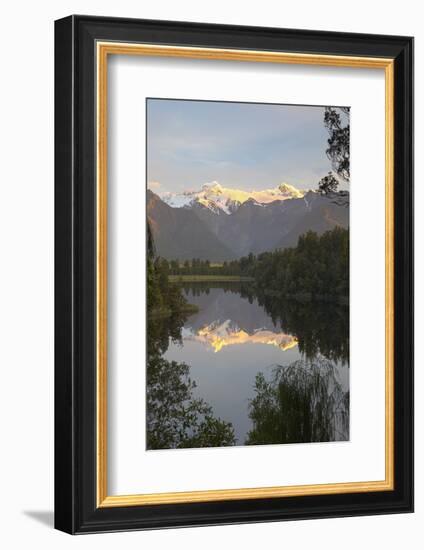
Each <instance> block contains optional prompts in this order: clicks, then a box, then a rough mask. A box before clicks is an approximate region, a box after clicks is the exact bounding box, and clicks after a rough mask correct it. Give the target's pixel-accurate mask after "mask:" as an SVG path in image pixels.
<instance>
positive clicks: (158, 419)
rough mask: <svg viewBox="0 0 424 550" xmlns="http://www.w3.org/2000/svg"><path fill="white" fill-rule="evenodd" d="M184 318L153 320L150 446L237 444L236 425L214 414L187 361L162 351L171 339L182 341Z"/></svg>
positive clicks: (149, 364) (149, 370)
mask: <svg viewBox="0 0 424 550" xmlns="http://www.w3.org/2000/svg"><path fill="white" fill-rule="evenodd" d="M183 323H184V317H182V316H173V317H171V318H165V319H160V318H158V319H154V320H149V327H148V357H147V411H146V413H147V448H148V449H170V448H183V447H222V446H227V445H234V444H235V437H234V430H233V426H232V424H231V423H229V422H225V421H223V420H221V419H219V418H215V417H214V416H213V410H212V407H211V406H210V405H208V404H207V403H206V402H205V401H204V400H203V399H196V398H194V397H193V390H194V389H195V387H196V383H195V382H194V381H193V380H192V379H191V378H190V367H189V365H187V364H185V363H177V362H176V361H167V360H166V359H164V358H163V357H162V354H163V353H165V351H166V350H167V348H168V343H169V339H170V338H171V339H172V340H174V341H178V340H181V327H182V325H183Z"/></svg>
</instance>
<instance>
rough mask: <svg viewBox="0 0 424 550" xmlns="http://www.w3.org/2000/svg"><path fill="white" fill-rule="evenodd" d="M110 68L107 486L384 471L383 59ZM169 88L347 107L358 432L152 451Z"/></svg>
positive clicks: (292, 481)
mask: <svg viewBox="0 0 424 550" xmlns="http://www.w3.org/2000/svg"><path fill="white" fill-rule="evenodd" d="M108 78H109V108H108V116H109V118H108V120H109V126H108V133H109V156H108V161H109V165H108V172H109V179H108V193H109V194H108V197H109V206H108V216H109V218H108V232H109V235H108V247H109V256H108V257H109V271H108V285H109V286H108V297H109V301H108V304H109V330H108V407H109V411H108V413H109V416H108V418H109V428H108V450H109V455H108V456H109V459H108V468H109V475H108V494H110V495H116V494H118V495H119V494H121V495H122V494H123V495H126V494H134V493H158V492H177V491H198V490H206V489H231V488H242V487H244V488H250V487H270V486H282V485H308V484H314V483H337V482H339V483H343V482H349V481H376V480H382V479H384V473H385V472H384V467H385V454H384V436H385V425H384V420H385V409H384V388H385V384H384V367H385V362H384V357H385V341H384V336H385V330H384V328H385V327H384V320H385V304H384V298H385V285H384V277H385V270H384V268H385V257H384V250H385V219H384V214H385V201H384V192H385V147H384V145H385V86H384V70H382V69H380V70H370V69H365V70H361V71H359V70H358V69H350V68H335V67H331V68H327V69H324V68H322V67H302V66H292V65H279V64H278V65H277V64H274V63H272V64H261V65H259V66H258V63H240V62H235V63H230V62H228V61H212V62H211V61H209V62H207V63H205V62H204V61H203V60H187V59H184V60H181V59H173V60H169V59H163V58H159V59H146V58H143V57H132V56H131V57H130V56H126V57H119V58H116V57H115V58H112V60H111V61H110V62H109V67H108ZM222 82H225V86H223V85H222ZM164 93H166V94H167V95H168V97H174V98H197V99H209V100H210V99H215V100H216V99H221V100H227V101H234V100H238V101H258V100H261V101H264V102H267V103H276V102H281V103H287V104H290V103H295V102H298V103H301V104H306V105H310V104H317V105H322V104H325V103H328V104H329V105H349V106H350V108H351V129H352V131H351V152H352V155H351V156H352V159H351V161H352V162H351V173H352V185H351V201H350V202H351V207H352V208H351V216H350V243H351V263H350V265H351V273H350V279H351V282H350V289H351V296H350V303H351V307H350V316H351V323H350V352H351V361H350V365H351V368H350V369H349V373H350V379H351V380H350V406H351V414H350V441H349V442H337V443H322V444H313V445H311V444H309V445H307V444H306V445H284V446H281V445H262V446H256V447H254V448H252V447H235V448H234V447H226V448H221V449H201V450H199V449H184V450H178V451H169V450H168V451H156V452H153V451H146V450H145V393H144V388H145V387H146V382H145V369H144V365H145V353H146V352H145V344H146V343H145V339H144V338H142V337H141V335H144V334H145V331H146V327H145V310H146V302H145V238H144V232H145V228H144V224H145V199H146V195H145V187H144V183H145V181H144V180H145V173H146V166H145V154H144V153H145V148H146V144H145V110H146V106H145V98H146V97H160V96H162V97H163V95H164ZM282 177H284V175H282ZM369 182H372V185H369ZM311 185H312V186H313V185H314V183H313V182H311ZM364 192H365V193H366V200H361V198H362V196H363V193H364ZM364 256H367V257H369V265H370V269H364V268H363V262H364ZM135 434H136V435H135ZM258 464H266V465H267V467H266V468H258V467H257V465H258ZM175 472H178V475H175ZM147 473H148V474H147Z"/></svg>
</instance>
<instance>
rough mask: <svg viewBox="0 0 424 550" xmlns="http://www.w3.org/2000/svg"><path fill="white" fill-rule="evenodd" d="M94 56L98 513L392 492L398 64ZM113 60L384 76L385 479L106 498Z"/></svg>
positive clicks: (161, 50)
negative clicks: (214, 62) (212, 62)
mask: <svg viewBox="0 0 424 550" xmlns="http://www.w3.org/2000/svg"><path fill="white" fill-rule="evenodd" d="M96 54H97V91H96V98H97V121H96V123H97V181H96V184H97V227H96V229H97V258H96V263H97V307H96V311H97V341H96V360H97V372H96V375H97V423H96V424H97V425H96V428H97V452H96V457H97V506H98V507H102V508H104V507H119V506H142V505H148V504H173V503H188V502H211V501H223V500H240V499H255V498H277V497H290V496H306V495H324V494H341V493H366V492H373V491H390V490H393V489H394V401H393V399H394V122H393V121H394V60H393V59H390V58H372V57H350V56H337V55H318V54H317V55H315V54H302V53H285V52H267V51H255V50H236V49H219V48H197V47H196V48H194V47H185V46H162V45H152V44H136V43H134V44H133V43H123V42H101V41H98V42H97V44H96ZM109 55H141V56H151V57H180V58H191V59H205V60H207V59H219V60H227V61H245V62H261V63H283V64H298V65H317V66H332V67H353V68H361V69H383V70H384V72H385V125H386V132H385V134H386V143H385V149H386V159H385V178H386V182H385V186H386V194H385V214H386V222H385V223H386V228H385V233H386V238H385V247H386V248H385V272H386V276H385V277H386V281H385V284H386V294H385V301H386V312H385V323H386V327H385V329H386V344H385V353H386V359H385V479H384V480H379V481H358V482H349V483H328V484H315V485H292V486H280V487H254V488H245V489H218V490H204V491H184V492H178V493H175V492H174V493H149V494H133V495H117V496H109V495H108V493H107V61H108V56H109Z"/></svg>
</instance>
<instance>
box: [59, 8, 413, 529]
mask: <svg viewBox="0 0 424 550" xmlns="http://www.w3.org/2000/svg"><path fill="white" fill-rule="evenodd" d="M98 40H107V41H122V42H147V43H152V44H168V45H179V46H184V45H186V46H202V47H218V48H229V49H232V48H236V49H242V50H244V49H254V50H264V51H265V50H266V51H284V52H293V53H295V52H297V53H298V52H302V53H310V54H329V55H336V56H359V57H380V58H381V57H383V58H390V59H393V60H394V68H395V72H394V75H395V78H394V93H395V95H394V143H395V150H394V205H395V211H394V240H395V244H394V246H395V256H394V279H395V296H394V314H395V315H394V317H395V335H394V336H395V337H394V427H395V429H394V479H395V487H394V490H392V491H378V492H362V493H347V494H331V495H330V494H329V495H315V496H294V497H282V498H261V499H249V500H231V501H219V502H197V503H183V504H160V505H146V506H122V507H109V508H99V507H97V504H96V502H97V501H96V490H97V489H96V487H97V485H96V368H95V366H96V260H95V258H96V186H95V182H96V144H95V131H96V124H95V121H96V103H95V93H94V91H95V86H96V70H95V61H96V60H95V55H96V49H95V44H96V41H98ZM412 365H413V39H412V38H410V37H403V36H381V35H380V36H379V35H369V34H349V33H335V32H321V31H310V30H293V29H278V28H260V27H242V26H227V25H209V24H200V23H181V22H178V23H177V22H169V21H149V20H133V19H121V18H109V17H90V16H79V15H73V16H70V17H66V18H64V19H60V20H58V21H56V22H55V527H56V528H57V529H60V530H62V531H65V532H68V533H72V534H76V533H94V532H104V531H122V530H130V529H131V530H132V529H153V528H165V527H181V526H198V525H216V524H232V523H250V522H264V521H278V520H290V519H293V520H294V519H307V518H326V517H337V516H360V515H370V514H388V513H400V512H411V511H413V367H412Z"/></svg>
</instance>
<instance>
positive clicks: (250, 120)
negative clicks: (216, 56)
mask: <svg viewBox="0 0 424 550" xmlns="http://www.w3.org/2000/svg"><path fill="white" fill-rule="evenodd" d="M323 116H324V108H323V107H309V106H308V107H305V106H295V105H269V104H268V105H266V104H252V103H225V102H217V101H181V100H159V99H148V100H147V154H148V156H147V180H148V181H149V182H152V181H153V182H158V183H156V184H155V189H156V190H157V191H161V192H163V191H172V192H181V191H184V190H187V189H198V188H199V187H200V186H201V185H203V184H204V183H207V182H211V181H218V182H219V183H220V184H221V185H223V186H225V187H234V188H239V189H246V190H250V189H265V188H271V187H275V186H276V185H278V184H279V183H281V182H287V183H290V184H292V185H294V186H296V187H298V188H299V189H316V188H317V187H318V181H319V180H320V178H321V177H323V176H325V175H326V174H327V172H329V171H330V170H331V164H330V161H329V160H328V158H327V156H326V154H325V149H326V146H327V139H328V133H327V131H326V129H325V127H324V123H323Z"/></svg>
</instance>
